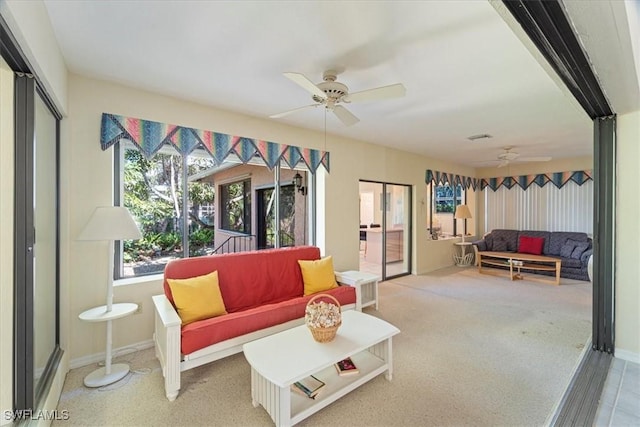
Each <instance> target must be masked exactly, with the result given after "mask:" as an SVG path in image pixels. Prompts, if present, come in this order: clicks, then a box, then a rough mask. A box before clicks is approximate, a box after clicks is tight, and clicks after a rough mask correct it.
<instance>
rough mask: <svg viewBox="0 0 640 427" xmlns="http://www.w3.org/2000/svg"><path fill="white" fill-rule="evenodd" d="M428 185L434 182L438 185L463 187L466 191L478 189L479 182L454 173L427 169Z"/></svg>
mask: <svg viewBox="0 0 640 427" xmlns="http://www.w3.org/2000/svg"><path fill="white" fill-rule="evenodd" d="M426 181H427V184H428V183H430V182H433V183H434V184H436V185H445V184H449V185H452V186H455V185H461V186H463V187H464V188H465V189H469V188H473V189H474V190H475V189H476V186H477V184H478V181H477V179H476V178H469V177H468V176H462V175H456V174H453V173H447V172H439V171H434V170H431V169H427V179H426Z"/></svg>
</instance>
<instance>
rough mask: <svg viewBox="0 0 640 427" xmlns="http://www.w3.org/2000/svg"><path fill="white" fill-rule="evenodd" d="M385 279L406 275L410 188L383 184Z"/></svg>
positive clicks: (409, 233)
mask: <svg viewBox="0 0 640 427" xmlns="http://www.w3.org/2000/svg"><path fill="white" fill-rule="evenodd" d="M385 194H386V198H385V203H386V215H385V217H386V218H385V219H386V221H385V227H384V228H385V236H386V244H385V245H384V250H385V256H384V260H385V269H384V276H385V278H390V277H394V276H399V275H403V274H408V273H410V272H411V270H410V268H409V261H410V259H409V254H410V245H409V241H410V238H411V217H410V214H411V187H410V186H408V185H396V184H385Z"/></svg>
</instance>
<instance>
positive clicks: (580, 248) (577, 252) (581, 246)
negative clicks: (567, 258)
mask: <svg viewBox="0 0 640 427" xmlns="http://www.w3.org/2000/svg"><path fill="white" fill-rule="evenodd" d="M587 249H589V243H587V242H580V243H578V244H577V245H576V247H575V249H574V250H573V252H571V258H573V259H580V257H581V256H582V253H583V252H584V251H586V250H587Z"/></svg>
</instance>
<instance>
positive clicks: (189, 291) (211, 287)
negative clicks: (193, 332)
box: [167, 270, 227, 326]
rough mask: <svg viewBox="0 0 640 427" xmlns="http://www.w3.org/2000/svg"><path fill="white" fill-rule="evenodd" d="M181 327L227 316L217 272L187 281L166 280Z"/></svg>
mask: <svg viewBox="0 0 640 427" xmlns="http://www.w3.org/2000/svg"><path fill="white" fill-rule="evenodd" d="M167 282H168V283H169V287H170V288H171V294H172V295H173V302H174V303H175V306H176V310H178V316H180V319H182V326H185V325H188V324H189V323H193V322H195V321H197V320H202V319H208V318H210V317H216V316H221V315H223V314H227V310H226V308H225V306H224V301H223V300H222V294H221V293H220V285H219V283H218V271H217V270H216V271H214V272H212V273H209V274H205V275H204V276H196V277H190V278H188V279H167Z"/></svg>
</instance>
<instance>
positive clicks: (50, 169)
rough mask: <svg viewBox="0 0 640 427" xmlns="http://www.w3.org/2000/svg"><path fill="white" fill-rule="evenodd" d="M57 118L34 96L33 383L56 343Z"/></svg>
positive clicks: (39, 374) (41, 371) (45, 364)
mask: <svg viewBox="0 0 640 427" xmlns="http://www.w3.org/2000/svg"><path fill="white" fill-rule="evenodd" d="M56 128H57V120H56V118H55V117H54V116H53V114H51V111H50V110H49V108H48V107H47V106H46V105H45V103H44V102H43V101H42V99H41V98H40V97H39V96H37V95H36V97H35V137H34V153H33V157H34V158H33V162H34V164H33V166H34V168H33V194H34V200H33V210H34V228H35V244H34V249H33V254H34V259H33V293H34V295H33V306H34V307H33V315H34V327H33V363H34V367H33V368H34V370H33V372H34V386H35V389H36V390H38V385H39V384H38V382H39V380H40V377H41V376H42V374H43V372H44V370H45V367H46V366H47V362H48V360H49V357H50V356H51V354H53V351H54V350H55V347H56V338H57V337H56V319H57V317H56V302H57V301H56V299H57V298H56V297H57V283H56V282H57V260H56V253H57V251H56V248H57V202H56V200H57V194H58V192H57V179H56V174H57V172H56V170H57V162H56V159H57V156H56V137H57V132H56Z"/></svg>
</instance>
